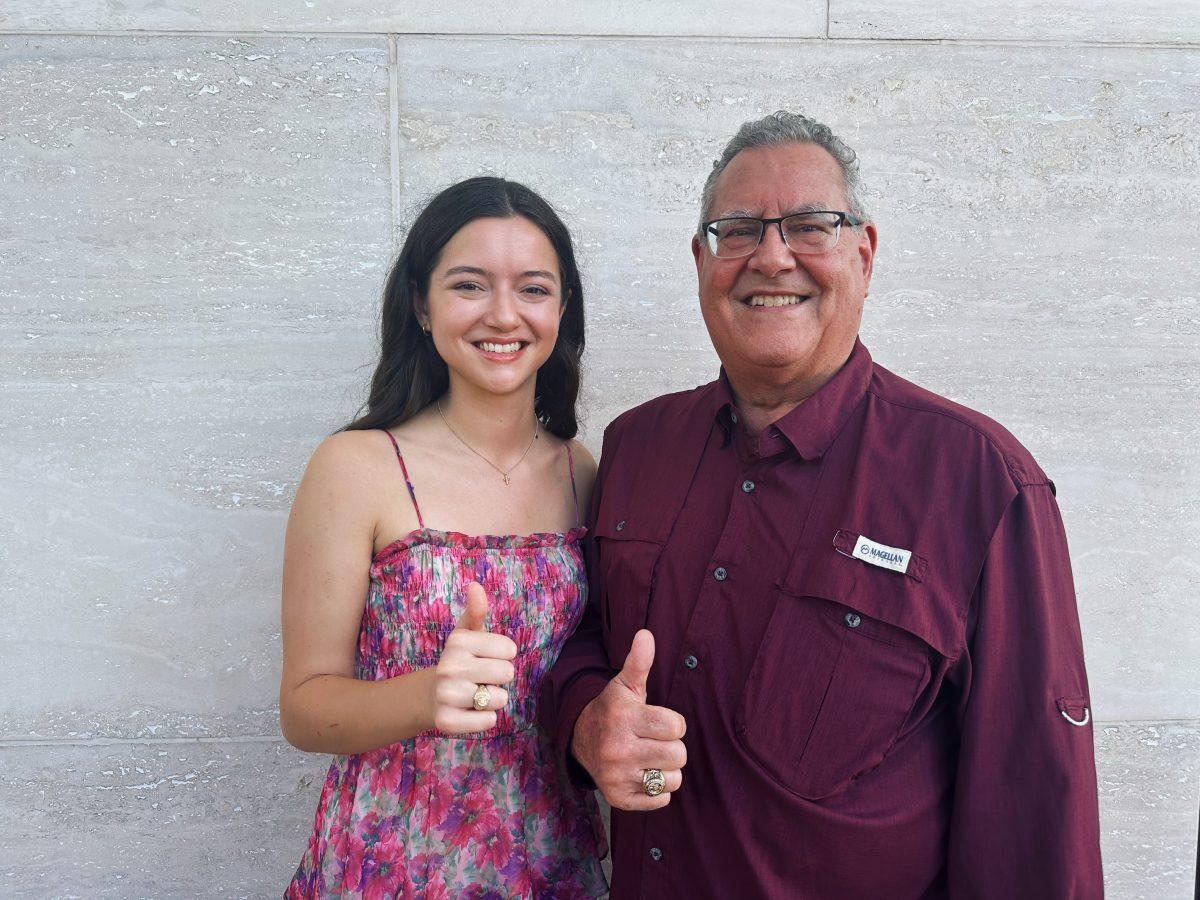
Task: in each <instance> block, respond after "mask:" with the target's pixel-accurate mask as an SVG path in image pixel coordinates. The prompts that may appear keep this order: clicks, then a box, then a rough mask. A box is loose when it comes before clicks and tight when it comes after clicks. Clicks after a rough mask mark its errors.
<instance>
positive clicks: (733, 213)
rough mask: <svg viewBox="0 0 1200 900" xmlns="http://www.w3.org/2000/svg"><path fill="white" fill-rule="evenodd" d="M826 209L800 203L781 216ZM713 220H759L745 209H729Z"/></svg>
mask: <svg viewBox="0 0 1200 900" xmlns="http://www.w3.org/2000/svg"><path fill="white" fill-rule="evenodd" d="M827 209H829V207H828V206H824V205H822V204H820V203H802V204H800V205H799V206H793V207H791V208H789V210H788V211H787V212H785V213H784V214H783V215H784V217H785V218H786V217H787V216H797V215H800V214H801V213H810V212H820V211H823V210H827ZM715 218H716V219H739V218H745V219H757V218H760V216H759V214H758V213H756V212H750V211H749V210H745V209H731V210H727V211H726V212H723V213H721V214H720V215H719V216H716V217H715Z"/></svg>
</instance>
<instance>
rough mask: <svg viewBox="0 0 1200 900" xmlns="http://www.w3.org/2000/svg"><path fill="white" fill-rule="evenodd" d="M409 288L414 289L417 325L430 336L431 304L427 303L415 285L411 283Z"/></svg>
mask: <svg viewBox="0 0 1200 900" xmlns="http://www.w3.org/2000/svg"><path fill="white" fill-rule="evenodd" d="M409 286H410V288H411V289H412V298H413V314H414V315H415V316H416V317H417V324H418V325H420V326H421V330H422V331H424V332H425V333H426V334H429V304H428V303H426V302H425V298H424V297H423V296H421V292H420V291H418V290H417V286H416V285H415V284H413V283H412V282H411V281H410V282H409Z"/></svg>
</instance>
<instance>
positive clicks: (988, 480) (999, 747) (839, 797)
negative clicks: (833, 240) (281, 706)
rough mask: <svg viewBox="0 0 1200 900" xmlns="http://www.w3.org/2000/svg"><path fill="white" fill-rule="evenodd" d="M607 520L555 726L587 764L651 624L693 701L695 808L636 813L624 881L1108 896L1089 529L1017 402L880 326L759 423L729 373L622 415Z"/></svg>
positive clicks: (609, 448)
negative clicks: (981, 391) (591, 714)
mask: <svg viewBox="0 0 1200 900" xmlns="http://www.w3.org/2000/svg"><path fill="white" fill-rule="evenodd" d="M589 528H590V535H589V538H588V541H587V549H586V553H587V560H588V570H589V580H590V601H589V603H588V609H587V613H586V614H585V618H584V621H583V623H582V625H581V626H580V628H579V630H578V632H577V633H576V634H575V636H574V637H573V638H572V639H571V640H570V641H569V642H568V643H567V646H566V647H565V649H564V650H563V653H562V655H561V657H560V658H559V661H558V663H557V665H556V667H555V668H554V670H553V672H552V674H551V676H550V678H549V679H548V681H549V682H550V683H549V691H548V696H547V697H546V698H545V701H544V702H543V704H542V706H543V709H544V716H545V718H544V722H545V723H546V724H547V725H549V726H550V727H551V729H552V730H553V732H554V733H555V734H556V736H557V740H558V743H559V747H560V750H561V751H562V752H563V754H564V761H565V762H566V763H567V765H568V766H569V767H570V768H571V770H572V771H573V773H574V775H575V777H577V778H581V779H583V780H585V781H586V773H584V772H583V770H582V768H581V767H579V765H578V763H576V762H575V761H574V760H573V759H571V758H570V757H569V746H570V740H571V734H572V730H573V728H574V725H575V720H576V718H577V717H578V715H579V713H580V711H581V710H582V709H583V707H584V706H586V705H587V703H588V702H590V701H591V700H592V699H593V698H594V697H595V696H596V695H597V694H598V693H599V692H600V691H601V690H602V689H603V687H604V686H605V684H606V683H607V681H608V680H609V679H610V678H612V677H613V675H614V674H615V673H616V671H617V670H618V669H619V668H620V666H621V664H622V663H623V662H624V659H625V655H626V654H627V653H628V651H629V647H630V644H631V642H632V639H633V635H634V634H635V632H636V631H637V630H638V629H640V628H649V629H650V630H651V631H652V632H653V633H654V637H655V641H656V655H655V659H654V667H653V669H652V670H651V673H650V679H649V685H648V691H649V696H648V702H650V703H652V704H656V705H660V706H667V707H670V708H671V709H674V710H677V711H678V712H680V713H682V714H683V716H684V717H685V718H686V720H687V735H686V737H685V738H684V743H685V744H686V745H687V750H688V763H687V766H686V767H685V768H684V770H683V785H682V787H681V788H680V790H679V791H677V792H676V793H674V794H673V795H672V797H671V803H670V805H669V806H667V807H666V808H665V809H662V810H658V811H655V812H651V813H628V812H621V811H619V810H614V811H613V815H612V832H613V842H612V843H613V883H612V889H613V890H612V896H613V898H614V900H624V898H630V897H645V898H655V900H657V898H667V897H686V898H697V897H746V898H749V897H779V898H818V897H819V898H857V897H862V898H888V900H896V898H917V897H930V898H934V897H954V898H957V897H971V898H997V900H999V898H1005V900H1013V898H1022V900H1030V898H1043V897H1044V898H1055V900H1061V898H1076V897H1088V898H1091V897H1099V896H1101V894H1102V891H1103V889H1102V881H1101V870H1100V847H1099V826H1098V821H1097V805H1096V773H1095V764H1094V760H1093V755H1092V729H1091V725H1090V723H1088V722H1087V720H1089V719H1090V700H1089V699H1088V687H1087V676H1086V674H1085V672H1084V664H1083V648H1082V643H1081V640H1080V633H1079V620H1078V613H1077V611H1076V607H1075V593H1074V587H1073V583H1072V578H1071V568H1070V560H1069V557H1068V554H1067V544H1066V538H1065V535H1064V533H1063V527H1062V521H1061V519H1060V517H1059V512H1058V507H1057V504H1056V502H1055V499H1054V485H1053V483H1052V482H1051V481H1050V479H1049V478H1047V477H1046V475H1045V473H1043V472H1042V470H1041V469H1040V468H1039V467H1038V465H1037V463H1035V462H1034V460H1033V458H1032V457H1031V456H1030V454H1029V452H1028V451H1027V450H1025V448H1024V447H1022V446H1021V445H1020V444H1019V443H1018V442H1017V441H1016V439H1015V438H1013V436H1012V435H1010V434H1009V433H1008V432H1007V431H1005V430H1004V429H1003V428H1001V427H1000V426H999V425H997V424H996V423H995V422H993V421H991V420H990V419H988V418H986V417H985V416H982V415H980V414H979V413H976V412H973V411H971V410H969V409H965V408H963V407H961V406H958V405H956V404H954V403H951V402H950V401H948V400H945V399H943V398H941V397H938V396H936V395H933V394H930V393H929V392H927V391H924V390H922V389H921V388H918V387H916V386H915V385H912V384H910V383H908V382H906V381H904V380H903V379H901V378H899V377H897V376H895V375H893V374H892V373H890V372H888V371H887V370H886V369H883V368H882V367H880V366H878V365H875V364H874V363H873V362H872V361H871V357H870V355H869V354H868V353H867V350H866V348H865V347H863V346H862V345H861V344H856V346H855V348H854V351H853V353H852V354H851V356H850V358H849V360H848V361H847V363H846V365H845V366H844V367H843V368H842V369H841V370H840V371H839V372H838V373H837V374H836V375H835V376H834V377H833V378H832V379H831V380H830V381H829V382H828V383H827V384H826V385H825V386H824V387H823V388H821V390H819V391H818V392H817V393H816V394H814V395H813V396H812V397H810V398H809V399H808V400H807V401H806V402H804V403H802V404H801V405H800V406H798V407H796V408H795V409H794V410H793V411H792V412H790V413H788V414H787V415H786V416H785V417H783V418H782V419H780V420H779V421H778V422H776V423H775V425H774V426H772V427H769V428H768V429H767V430H766V431H764V432H763V433H762V434H761V435H759V436H758V438H757V439H755V438H751V437H750V436H749V435H748V434H747V433H746V431H745V430H744V429H743V428H742V427H741V426H740V425H739V423H738V413H737V409H736V406H735V405H734V403H733V396H732V394H731V393H730V391H729V387H728V385H727V383H726V382H725V380H724V379H723V378H722V379H718V380H717V381H715V382H712V383H711V384H708V385H705V386H703V387H700V388H697V389H695V390H693V391H688V392H685V393H681V394H672V395H668V396H665V397H660V398H658V399H656V400H652V401H650V402H649V403H646V404H644V405H642V406H639V407H638V408H636V409H634V410H631V411H629V412H627V413H625V414H624V415H622V416H620V417H619V418H618V419H617V420H616V421H614V422H613V423H612V424H611V425H610V426H609V428H608V429H607V431H606V432H605V436H604V452H603V456H602V459H601V463H600V471H599V475H598V477H597V481H596V487H595V492H594V495H593V498H592V504H591V509H590V514H589ZM864 539H865V541H866V543H864ZM872 548H873V549H872ZM889 548H890V549H889ZM896 550H901V551H908V553H909V554H910V556H908V557H907V566H906V571H904V572H900V571H896V570H895V569H894V568H887V567H885V566H883V565H879V564H878V563H880V562H882V563H890V564H892V565H899V564H901V562H902V561H903V560H904V556H903V554H899V555H898V556H899V559H897V554H896V553H895V552H894V551H896ZM860 556H867V557H869V558H870V559H871V561H870V562H868V561H865V560H864V559H862V558H859V557H860ZM1068 717H1070V720H1074V721H1075V722H1085V724H1084V725H1082V726H1080V725H1075V724H1072V722H1071V721H1070V720H1069V719H1068Z"/></svg>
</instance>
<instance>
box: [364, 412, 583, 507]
mask: <svg viewBox="0 0 1200 900" xmlns="http://www.w3.org/2000/svg"><path fill="white" fill-rule="evenodd" d="M383 433H384V434H386V435H387V436H388V440H389V441H391V442H392V446H393V447H394V448H395V449H396V459H398V460H400V471H401V472H403V473H404V483H405V484H406V485H408V496H409V497H411V498H412V505H413V509H414V510H416V513H417V524H418V525H420V526H421V528H422V529H424V528H425V520H424V519H423V518H421V506H420V504H419V503H417V492H416V491H414V490H413V486H412V479H411V478H409V477H408V466H406V465H404V454H403V453H401V452H400V445H399V444H397V443H396V439H395V438H394V437H393V436H392V433H391V432H390V431H388V430H387V429H386V428H385V429H383ZM567 452H568V453H570V448H569V447H568V448H567ZM571 471H572V473H574V468H572V470H571ZM571 489H572V490H574V489H575V476H574V474H572V476H571ZM575 515H577V516H578V515H579V500H578V498H576V500H575Z"/></svg>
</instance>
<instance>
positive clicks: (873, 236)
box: [858, 222, 879, 290]
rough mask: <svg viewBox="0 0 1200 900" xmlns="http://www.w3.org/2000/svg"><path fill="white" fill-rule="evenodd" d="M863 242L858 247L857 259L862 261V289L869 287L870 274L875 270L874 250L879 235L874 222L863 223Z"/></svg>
mask: <svg viewBox="0 0 1200 900" xmlns="http://www.w3.org/2000/svg"><path fill="white" fill-rule="evenodd" d="M862 230H863V238H864V239H863V240H862V241H860V242H859V245H858V258H859V259H860V260H861V261H862V273H863V289H864V290H865V289H866V288H869V287H870V286H871V272H872V271H874V268H875V248H876V247H877V246H878V244H879V234H878V232H876V230H875V223H874V222H864V223H863V226H862Z"/></svg>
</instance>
